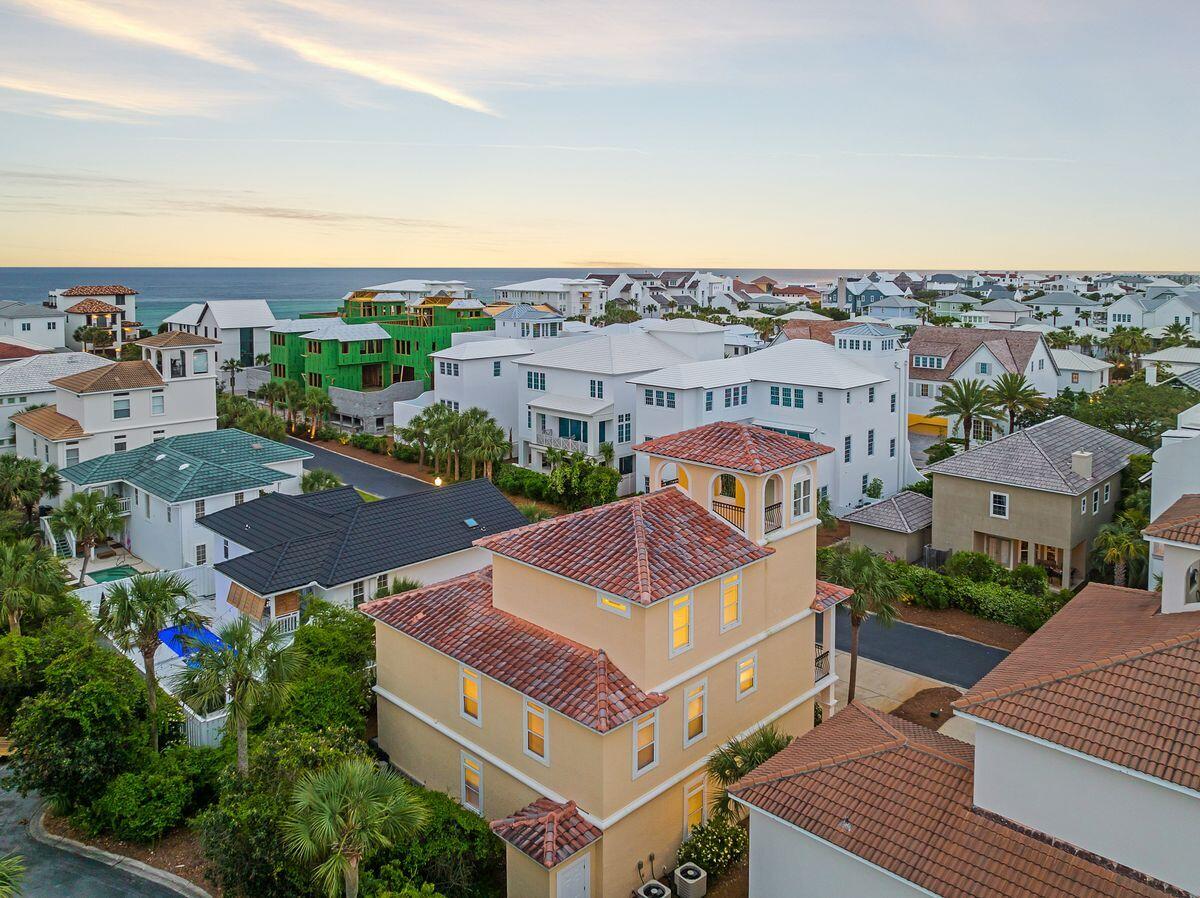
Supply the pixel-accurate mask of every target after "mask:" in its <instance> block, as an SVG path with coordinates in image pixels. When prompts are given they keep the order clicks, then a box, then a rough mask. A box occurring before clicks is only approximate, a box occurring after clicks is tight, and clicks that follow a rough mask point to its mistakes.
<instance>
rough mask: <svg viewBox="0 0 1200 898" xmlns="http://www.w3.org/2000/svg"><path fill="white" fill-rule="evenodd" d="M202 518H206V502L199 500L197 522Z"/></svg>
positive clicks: (197, 502)
mask: <svg viewBox="0 0 1200 898" xmlns="http://www.w3.org/2000/svg"><path fill="white" fill-rule="evenodd" d="M202 517H204V500H203V499H197V500H196V520H197V521H198V520H200V519H201V518H202Z"/></svg>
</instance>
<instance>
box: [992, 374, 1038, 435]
mask: <svg viewBox="0 0 1200 898" xmlns="http://www.w3.org/2000/svg"><path fill="white" fill-rule="evenodd" d="M988 394H989V395H990V396H991V399H992V401H993V402H994V403H995V404H996V405H998V406H999V407H1000V408H1001V409H1002V410H1003V411H1005V412H1007V413H1008V432H1009V433H1012V432H1013V431H1014V430H1016V427H1017V415H1019V414H1021V413H1022V412H1028V411H1033V410H1034V409H1036V408H1038V407H1039V406H1040V405H1041V404H1042V395H1041V394H1040V393H1039V392H1038V391H1037V389H1036V388H1035V387H1034V386H1033V384H1031V383H1030V382H1029V381H1028V380H1027V379H1026V377H1025V375H1024V374H1021V373H1019V372H1016V371H1006V372H1004V373H1003V374H1001V375H1000V376H999V377H997V378H996V380H995V382H993V383H992V385H991V386H990V387H989V388H988Z"/></svg>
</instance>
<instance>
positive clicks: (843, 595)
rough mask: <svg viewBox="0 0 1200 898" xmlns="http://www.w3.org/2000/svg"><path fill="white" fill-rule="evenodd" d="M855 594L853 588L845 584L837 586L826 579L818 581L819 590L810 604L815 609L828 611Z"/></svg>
mask: <svg viewBox="0 0 1200 898" xmlns="http://www.w3.org/2000/svg"><path fill="white" fill-rule="evenodd" d="M852 595H854V590H853V589H848V588H847V587H845V586H837V585H835V584H833V583H826V582H825V581H824V580H818V581H817V592H816V594H815V595H814V596H813V600H812V604H811V605H809V607H810V608H812V610H813V611H828V610H829V609H830V608H832V607H834V606H835V605H837V604H838V603H840V602H844V601H846V599H848V598H850V597H851V596H852Z"/></svg>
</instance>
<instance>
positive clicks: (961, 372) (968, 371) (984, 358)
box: [908, 327, 1058, 441]
mask: <svg viewBox="0 0 1200 898" xmlns="http://www.w3.org/2000/svg"><path fill="white" fill-rule="evenodd" d="M908 363H909V372H908V374H909V385H908V394H909V409H908V426H909V428H910V429H911V430H913V431H914V432H916V433H923V434H928V435H932V436H942V437H945V436H954V435H956V434H958V431H959V425H958V422H956V421H952V420H950V419H947V418H945V417H943V416H941V415H934V414H932V411H933V408H934V406H936V405H937V403H938V400H939V398H940V397H941V392H942V388H943V386H945V385H946V384H947V383H948V382H949V381H951V380H977V381H981V382H982V383H985V384H990V383H993V382H994V381H995V380H996V378H997V377H999V376H1000V375H1001V374H1004V373H1015V374H1023V375H1024V376H1025V379H1026V380H1027V381H1028V382H1029V383H1030V385H1031V386H1032V387H1033V388H1034V389H1035V390H1037V391H1038V393H1040V394H1041V395H1043V396H1045V397H1047V398H1050V397H1053V396H1056V395H1058V369H1057V368H1056V367H1055V365H1054V358H1053V356H1051V354H1050V350H1049V349H1048V348H1047V346H1046V341H1045V339H1044V338H1043V337H1042V335H1041V334H1040V333H1037V332H1036V331H1024V330H1003V329H997V328H962V327H919V328H917V330H916V331H915V332H914V333H913V336H912V339H911V340H909V342H908ZM973 430H974V433H973V434H972V437H971V438H972V440H978V441H986V440H990V439H991V438H992V437H993V436H994V435H995V434H996V433H998V432H999V431H1000V425H999V424H994V423H993V422H990V421H981V420H979V419H976V420H975V424H974V428H973Z"/></svg>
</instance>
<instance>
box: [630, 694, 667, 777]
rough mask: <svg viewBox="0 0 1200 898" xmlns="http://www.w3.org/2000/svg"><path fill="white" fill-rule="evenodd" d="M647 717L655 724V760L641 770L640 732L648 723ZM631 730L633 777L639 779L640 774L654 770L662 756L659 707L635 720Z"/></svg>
mask: <svg viewBox="0 0 1200 898" xmlns="http://www.w3.org/2000/svg"><path fill="white" fill-rule="evenodd" d="M647 719H649V721H650V722H651V723H653V725H654V760H653V761H651V762H650V763H649V764H647V765H646V766H645V767H643V768H642V769H641V770H638V765H637V762H638V733H639V732H640V731H641V729H642V727H643V726H646V725H647V724H646V721H647ZM630 732H631V734H632V737H633V741H632V742H631V743H630V745H631V747H632V749H633V757H632V758H631V759H630V766H631V767H632V768H633V778H634V779H637V778H638V777H639V776H643V775H645V774H647V773H649V772H650V771H651V770H653V769H654V768H655V767H657V766H658V762H659V756H660V752H659V750H658V746H659V743H660V741H661V740H660V739H659V737H660V736H661V735H662V733H660V732H659V729H658V709H657V708H655V709H654V710H653V711H651V712H650V713H649V714H643V715H642V716H641V717H639V718H637V719H636V720H635V721H634V722H633V727H632V728H631V730H630Z"/></svg>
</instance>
